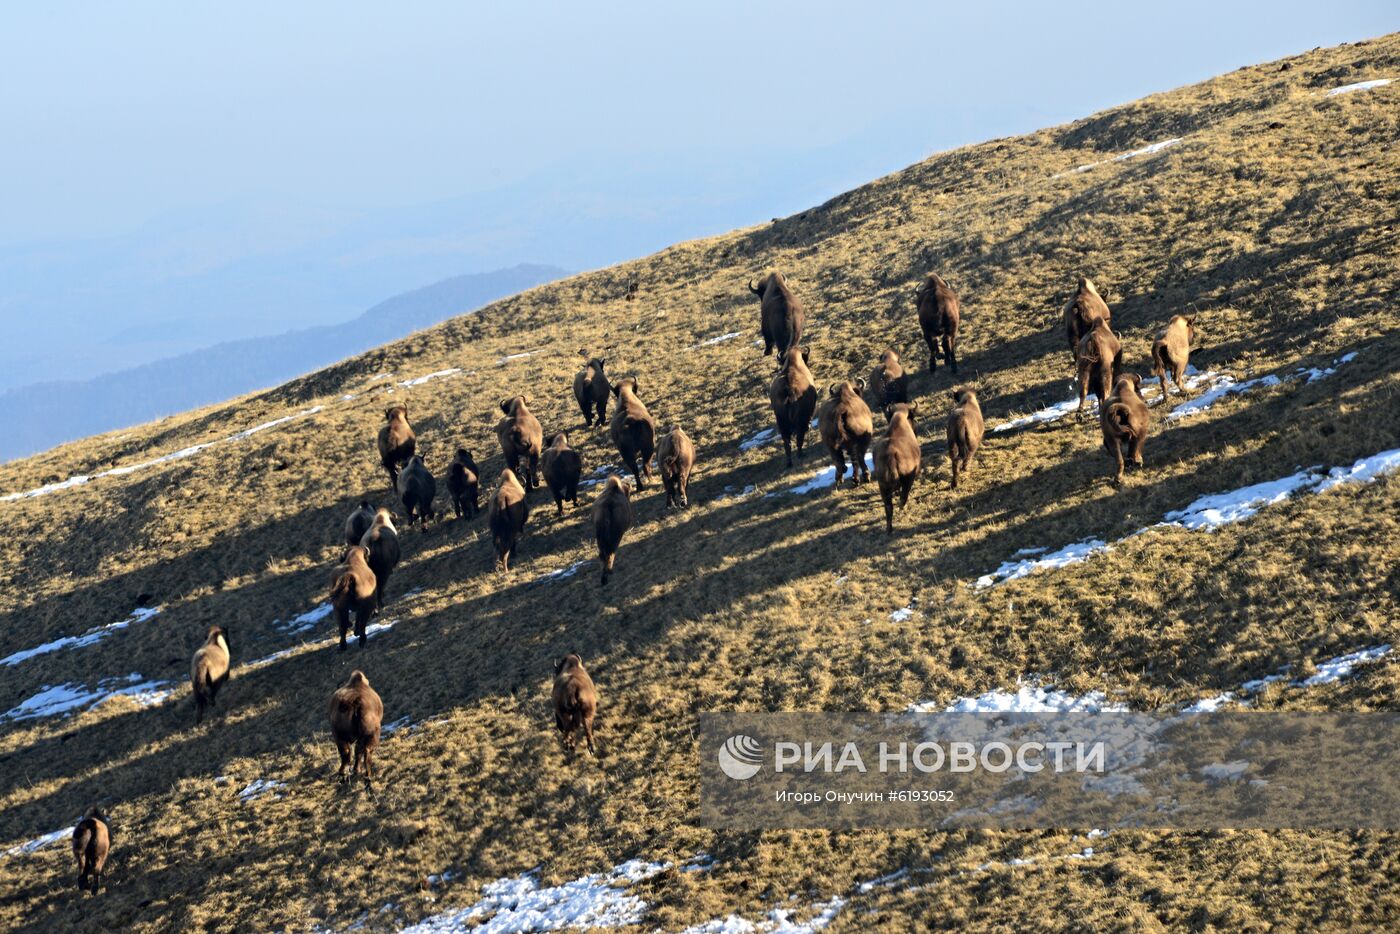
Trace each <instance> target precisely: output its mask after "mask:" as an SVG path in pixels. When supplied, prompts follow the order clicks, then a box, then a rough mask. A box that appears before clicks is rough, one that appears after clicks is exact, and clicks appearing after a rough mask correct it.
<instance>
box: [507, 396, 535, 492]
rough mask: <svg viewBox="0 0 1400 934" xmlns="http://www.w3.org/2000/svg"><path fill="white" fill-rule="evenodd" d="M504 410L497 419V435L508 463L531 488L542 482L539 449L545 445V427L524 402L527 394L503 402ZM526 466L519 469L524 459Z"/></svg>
mask: <svg viewBox="0 0 1400 934" xmlns="http://www.w3.org/2000/svg"><path fill="white" fill-rule="evenodd" d="M501 411H502V412H504V413H505V418H502V419H501V420H500V421H499V422H497V423H496V437H497V439H499V440H500V442H501V453H502V454H504V455H505V458H506V466H507V467H509V468H510V469H511V470H512V471H514V472H515V475H516V476H517V477H519V478H520V479H521V481H522V483H524V485H525V486H528V487H529V488H530V489H534V488H535V487H537V486H539V485H540V453H541V451H542V450H543V448H544V429H543V428H541V427H540V420H539V419H538V418H535V416H534V414H532V413H531V412H530V410H529V409H528V408H526V406H525V397H524V396H515V397H513V398H510V399H505V400H503V401H502V402H501ZM522 461H523V462H524V464H525V469H524V470H523V471H522V470H521V469H520V465H521V462H522Z"/></svg>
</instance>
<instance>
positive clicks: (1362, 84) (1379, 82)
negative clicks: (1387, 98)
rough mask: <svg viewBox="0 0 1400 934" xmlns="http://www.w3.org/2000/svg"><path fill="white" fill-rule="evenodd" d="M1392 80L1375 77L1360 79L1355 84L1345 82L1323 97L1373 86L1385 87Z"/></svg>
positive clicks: (1367, 88) (1349, 92)
mask: <svg viewBox="0 0 1400 934" xmlns="http://www.w3.org/2000/svg"><path fill="white" fill-rule="evenodd" d="M1390 81H1391V79H1390V78H1373V79H1372V80H1370V81H1358V82H1356V83H1355V84H1344V85H1342V86H1341V87H1339V88H1333V89H1332V90H1330V91H1328V92H1327V93H1326V94H1324V95H1322V96H1323V97H1336V96H1337V95H1339V94H1352V93H1355V92H1356V91H1369V90H1371V89H1373V88H1383V87H1385V86H1386V85H1387V84H1389V83H1390Z"/></svg>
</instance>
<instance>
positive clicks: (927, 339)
mask: <svg viewBox="0 0 1400 934" xmlns="http://www.w3.org/2000/svg"><path fill="white" fill-rule="evenodd" d="M924 343H925V344H928V371H929V373H930V374H932V373H936V372H938V344H937V343H935V342H934V339H933V335H932V334H930V333H929V332H928V331H925V332H924Z"/></svg>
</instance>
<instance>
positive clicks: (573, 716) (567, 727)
mask: <svg viewBox="0 0 1400 934" xmlns="http://www.w3.org/2000/svg"><path fill="white" fill-rule="evenodd" d="M553 700H554V725H555V726H557V727H559V732H560V734H561V735H562V736H563V738H564V748H565V749H567V750H569V754H570V755H573V753H574V750H575V749H576V748H577V746H578V735H577V734H578V731H579V730H582V731H583V738H584V739H585V740H587V742H588V751H589V753H590V754H595V755H596V753H594V752H593V715H594V713H595V712H596V711H597V710H598V691H597V688H595V687H594V686H593V679H592V678H590V677H589V676H588V672H586V671H584V670H583V659H581V658H579V657H578V656H577V655H573V654H570V655H565V656H564V657H563V658H562V659H560V660H559V661H558V662H556V663H555V665H554V696H553Z"/></svg>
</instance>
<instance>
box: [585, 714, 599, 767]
mask: <svg viewBox="0 0 1400 934" xmlns="http://www.w3.org/2000/svg"><path fill="white" fill-rule="evenodd" d="M583 738H584V739H585V740H587V741H588V754H589V755H590V756H593V757H594V758H597V756H598V753H597V751H596V750H594V748H593V720H592V718H587V719H585V720H584V721H583Z"/></svg>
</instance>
